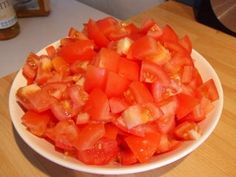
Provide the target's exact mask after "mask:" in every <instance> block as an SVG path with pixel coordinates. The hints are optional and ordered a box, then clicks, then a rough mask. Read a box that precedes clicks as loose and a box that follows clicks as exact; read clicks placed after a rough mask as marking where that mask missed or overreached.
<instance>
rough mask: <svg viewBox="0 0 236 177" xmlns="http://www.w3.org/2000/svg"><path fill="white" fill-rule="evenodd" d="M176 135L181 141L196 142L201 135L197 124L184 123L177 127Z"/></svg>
mask: <svg viewBox="0 0 236 177" xmlns="http://www.w3.org/2000/svg"><path fill="white" fill-rule="evenodd" d="M174 135H175V137H176V138H178V139H179V140H196V139H198V138H199V137H200V136H201V133H200V129H199V126H198V124H197V123H195V122H190V121H184V122H182V123H181V124H179V125H177V126H176V127H175V130H174Z"/></svg>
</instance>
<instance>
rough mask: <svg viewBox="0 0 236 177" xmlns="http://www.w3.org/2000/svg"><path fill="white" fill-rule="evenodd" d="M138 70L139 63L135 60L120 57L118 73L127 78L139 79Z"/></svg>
mask: <svg viewBox="0 0 236 177" xmlns="http://www.w3.org/2000/svg"><path fill="white" fill-rule="evenodd" d="M139 70H140V67H139V64H138V63H137V62H135V61H130V60H127V59H125V58H122V59H121V60H120V62H119V67H118V74H119V75H120V76H122V77H125V78H127V79H129V80H139Z"/></svg>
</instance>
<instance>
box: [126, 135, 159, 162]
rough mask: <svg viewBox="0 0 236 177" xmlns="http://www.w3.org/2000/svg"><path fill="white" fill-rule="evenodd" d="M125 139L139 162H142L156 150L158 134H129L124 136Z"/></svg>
mask: <svg viewBox="0 0 236 177" xmlns="http://www.w3.org/2000/svg"><path fill="white" fill-rule="evenodd" d="M125 141H126V142H127V144H128V146H129V148H130V149H131V151H132V152H133V153H134V155H135V157H136V158H137V159H138V160H139V162H141V163H143V162H146V161H148V160H149V159H150V158H151V157H152V156H153V154H154V153H155V152H156V149H157V146H158V144H159V141H160V134H159V133H147V134H146V135H145V137H137V136H134V135H130V136H128V137H127V138H125Z"/></svg>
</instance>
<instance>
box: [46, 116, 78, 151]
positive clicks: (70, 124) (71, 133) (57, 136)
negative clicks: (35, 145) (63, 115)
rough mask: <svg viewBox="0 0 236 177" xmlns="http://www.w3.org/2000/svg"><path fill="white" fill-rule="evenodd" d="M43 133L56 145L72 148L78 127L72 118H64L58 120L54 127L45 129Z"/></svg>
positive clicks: (76, 137) (66, 148)
mask: <svg viewBox="0 0 236 177" xmlns="http://www.w3.org/2000/svg"><path fill="white" fill-rule="evenodd" d="M45 135H46V137H48V138H49V139H50V140H52V141H54V143H55V146H56V147H59V148H61V149H64V150H73V149H74V147H75V145H74V144H75V142H76V141H77V140H78V136H79V129H78V127H77V126H76V125H75V123H74V121H73V120H72V119H66V120H61V121H59V122H58V123H57V124H56V126H55V127H52V128H49V129H47V130H46V132H45Z"/></svg>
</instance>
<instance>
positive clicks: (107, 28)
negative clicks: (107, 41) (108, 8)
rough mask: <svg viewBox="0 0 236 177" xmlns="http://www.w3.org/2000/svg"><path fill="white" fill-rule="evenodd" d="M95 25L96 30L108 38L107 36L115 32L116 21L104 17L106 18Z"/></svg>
mask: <svg viewBox="0 0 236 177" xmlns="http://www.w3.org/2000/svg"><path fill="white" fill-rule="evenodd" d="M96 24H97V26H98V28H99V29H100V30H101V32H102V33H103V34H104V35H105V36H106V37H109V35H110V34H111V33H112V32H114V31H116V30H117V24H118V21H117V20H116V19H114V18H113V17H106V18H103V19H101V20H98V21H96Z"/></svg>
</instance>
